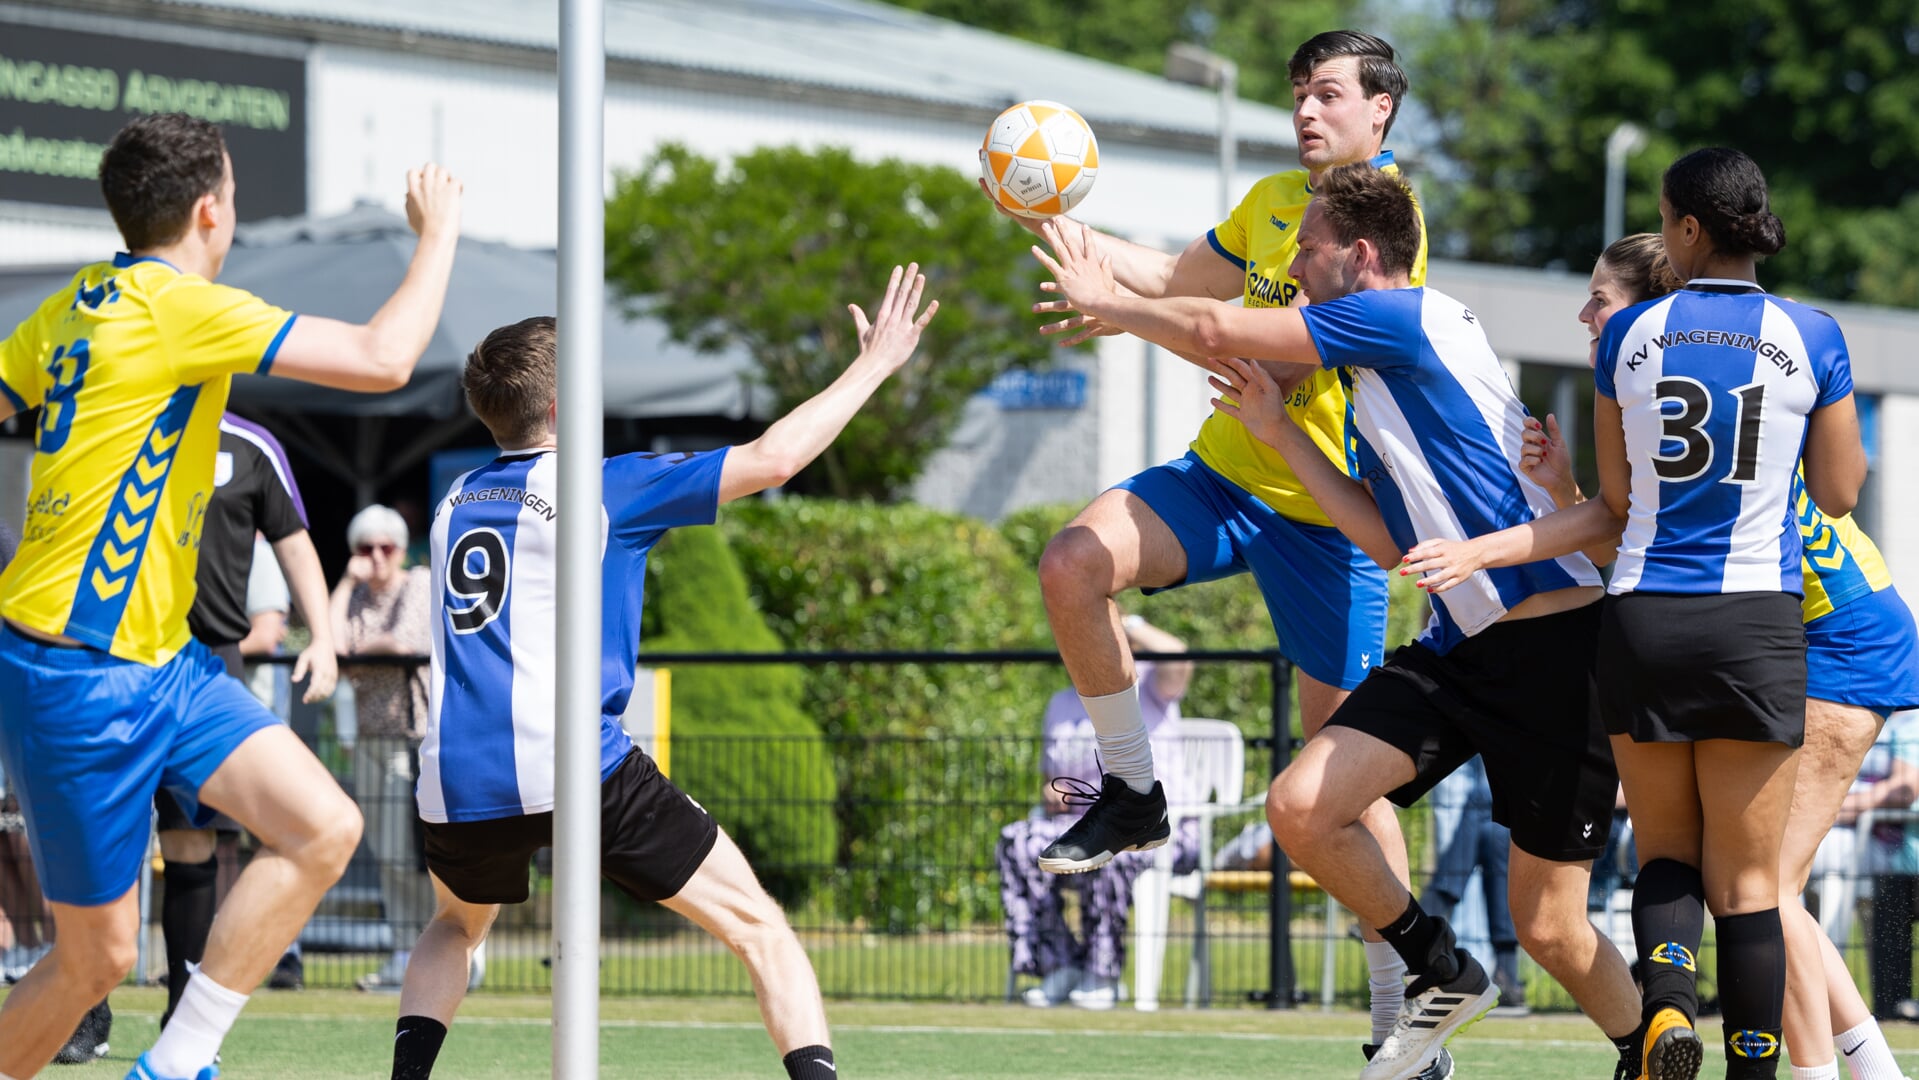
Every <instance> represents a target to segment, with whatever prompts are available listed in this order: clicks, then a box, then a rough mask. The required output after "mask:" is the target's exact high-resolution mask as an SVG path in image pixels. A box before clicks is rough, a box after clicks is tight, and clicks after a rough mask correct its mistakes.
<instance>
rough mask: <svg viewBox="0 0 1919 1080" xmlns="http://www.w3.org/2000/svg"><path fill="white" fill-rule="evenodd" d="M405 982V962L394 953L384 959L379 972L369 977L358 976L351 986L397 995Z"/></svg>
mask: <svg viewBox="0 0 1919 1080" xmlns="http://www.w3.org/2000/svg"><path fill="white" fill-rule="evenodd" d="M405 982H406V961H405V960H404V959H402V958H401V957H400V954H399V953H394V954H393V955H391V956H389V957H387V958H386V963H384V964H381V965H380V970H378V971H376V972H373V973H372V974H370V975H362V976H360V977H359V978H358V979H356V980H354V983H353V985H355V986H357V987H359V988H360V989H362V990H371V991H373V992H375V993H382V994H397V993H399V992H400V986H401V985H402V984H403V983H405Z"/></svg>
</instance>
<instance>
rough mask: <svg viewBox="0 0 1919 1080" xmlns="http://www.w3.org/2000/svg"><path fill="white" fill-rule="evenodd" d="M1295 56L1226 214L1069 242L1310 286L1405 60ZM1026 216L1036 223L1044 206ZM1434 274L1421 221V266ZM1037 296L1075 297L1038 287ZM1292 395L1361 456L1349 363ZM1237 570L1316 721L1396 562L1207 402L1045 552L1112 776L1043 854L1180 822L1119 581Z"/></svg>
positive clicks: (1303, 420) (1351, 37)
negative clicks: (1389, 564) (1323, 224)
mask: <svg viewBox="0 0 1919 1080" xmlns="http://www.w3.org/2000/svg"><path fill="white" fill-rule="evenodd" d="M1288 69H1289V73H1290V75H1291V77H1292V84H1293V130H1294V132H1295V134H1296V135H1297V137H1298V142H1299V162H1300V165H1301V166H1302V168H1300V169H1297V170H1292V171H1289V172H1283V173H1277V174H1275V175H1272V176H1269V177H1266V178H1265V179H1263V180H1261V181H1259V182H1258V183H1256V184H1254V185H1253V187H1252V189H1251V190H1250V191H1248V192H1247V194H1246V197H1245V198H1244V199H1243V200H1241V202H1240V204H1239V205H1238V207H1237V208H1235V209H1234V211H1233V213H1232V215H1231V216H1230V217H1228V218H1227V220H1225V221H1223V222H1221V223H1220V224H1219V225H1218V226H1216V227H1214V228H1213V229H1212V230H1210V231H1209V232H1208V233H1207V234H1206V235H1204V236H1201V237H1198V238H1196V239H1195V240H1193V241H1192V243H1190V244H1188V245H1187V246H1186V248H1185V250H1184V251H1182V252H1180V254H1179V255H1177V256H1173V255H1168V254H1166V253H1165V252H1162V251H1158V250H1156V249H1153V248H1147V247H1142V246H1140V245H1138V244H1133V243H1129V242H1127V241H1124V240H1120V239H1118V238H1116V237H1112V236H1108V235H1106V234H1104V233H1100V232H1098V231H1096V230H1094V229H1091V228H1090V227H1088V226H1086V225H1084V224H1082V223H1080V222H1077V221H1074V220H1072V219H1071V218H1065V217H1058V218H1053V219H1051V220H1052V221H1053V222H1054V224H1056V225H1058V226H1060V227H1061V229H1062V230H1063V232H1064V235H1065V238H1066V239H1067V240H1069V241H1070V242H1073V243H1083V242H1085V240H1090V241H1091V244H1092V247H1093V250H1094V251H1095V252H1096V254H1097V255H1098V256H1100V257H1103V258H1105V259H1108V260H1110V262H1111V264H1112V268H1113V273H1114V276H1115V277H1116V278H1117V279H1118V281H1119V283H1120V284H1121V285H1123V286H1124V287H1125V288H1127V289H1129V290H1131V291H1132V292H1134V293H1137V294H1139V295H1142V296H1149V297H1159V296H1208V297H1213V298H1215V299H1221V300H1225V299H1230V298H1232V297H1235V296H1237V297H1242V298H1243V300H1244V303H1245V305H1246V306H1247V307H1253V308H1258V307H1281V306H1288V305H1292V304H1294V303H1295V302H1303V300H1302V299H1301V298H1300V297H1299V285H1298V283H1297V282H1295V281H1294V280H1293V279H1292V278H1291V277H1290V276H1288V273H1287V271H1288V269H1289V268H1290V267H1291V265H1292V262H1293V258H1294V256H1295V254H1296V253H1297V251H1298V243H1297V236H1298V232H1299V222H1300V218H1301V216H1302V215H1303V214H1304V213H1305V211H1306V204H1307V203H1308V202H1309V201H1311V199H1312V193H1313V181H1314V180H1315V179H1316V178H1317V177H1318V176H1319V175H1320V174H1321V173H1322V172H1324V171H1325V170H1327V169H1330V168H1332V167H1334V166H1337V165H1346V164H1352V163H1355V162H1366V161H1370V162H1372V163H1373V164H1375V165H1377V166H1379V167H1381V168H1392V167H1393V155H1392V154H1391V152H1382V150H1381V146H1382V144H1383V143H1384V141H1385V138H1386V135H1387V134H1388V132H1390V131H1391V130H1392V125H1393V120H1394V118H1395V117H1396V116H1397V115H1398V112H1399V105H1400V100H1401V98H1403V97H1404V95H1405V93H1406V75H1405V72H1403V71H1402V70H1401V69H1400V67H1399V65H1398V64H1397V63H1396V62H1395V58H1394V51H1393V47H1392V46H1391V45H1389V44H1387V43H1386V42H1385V41H1382V40H1380V39H1379V38H1377V37H1374V36H1372V35H1370V34H1365V33H1360V32H1358V31H1353V30H1334V31H1328V32H1326V33H1323V34H1319V35H1317V36H1315V37H1313V38H1312V39H1311V40H1309V41H1307V42H1306V43H1305V44H1303V45H1301V46H1300V47H1299V49H1298V50H1297V51H1296V52H1294V53H1293V56H1292V58H1291V61H1290V63H1289V64H1288ZM1023 223H1024V224H1027V225H1028V226H1029V227H1030V228H1032V229H1033V230H1034V231H1035V232H1037V231H1038V228H1037V226H1038V223H1037V222H1023ZM1082 238H1085V239H1082ZM1425 278H1426V242H1425V236H1424V230H1422V231H1421V237H1420V243H1419V255H1418V259H1417V261H1416V263H1415V265H1414V268H1413V274H1412V280H1413V284H1415V285H1419V284H1424V282H1425ZM1037 310H1041V311H1066V310H1068V309H1067V308H1066V307H1065V306H1064V305H1061V304H1042V305H1040V306H1039V308H1038V309H1037ZM1044 332H1046V333H1052V334H1066V335H1069V336H1068V337H1067V339H1066V342H1065V343H1066V344H1069V345H1070V344H1076V343H1078V342H1080V341H1084V340H1086V339H1088V338H1090V337H1093V336H1096V335H1100V334H1105V333H1112V332H1114V331H1112V330H1111V329H1110V328H1107V327H1104V326H1102V325H1100V324H1099V323H1098V322H1097V321H1096V320H1091V319H1088V318H1085V317H1082V316H1074V317H1071V318H1067V319H1065V320H1063V321H1061V322H1058V323H1055V324H1053V325H1051V326H1048V327H1046V328H1045V331H1044ZM1287 405H1288V408H1289V409H1290V411H1291V412H1292V414H1293V416H1294V418H1295V419H1296V420H1297V421H1298V422H1299V424H1300V427H1301V428H1302V429H1304V430H1305V431H1307V432H1309V433H1310V434H1311V435H1312V437H1313V441H1314V442H1315V443H1316V444H1317V445H1318V446H1319V448H1320V449H1321V450H1322V451H1324V452H1325V454H1326V456H1327V457H1329V458H1331V459H1332V460H1333V461H1334V462H1335V463H1337V464H1339V465H1340V466H1341V467H1342V468H1347V469H1350V467H1351V456H1350V455H1351V450H1350V441H1349V440H1350V437H1349V435H1348V432H1347V423H1348V419H1347V412H1348V407H1347V399H1346V392H1345V389H1344V388H1343V387H1342V386H1341V384H1340V381H1339V374H1338V373H1337V372H1333V371H1320V372H1316V373H1313V374H1311V375H1309V376H1306V377H1305V378H1304V379H1303V380H1302V381H1301V382H1299V383H1298V384H1297V385H1296V386H1293V387H1291V388H1290V395H1289V397H1288V401H1287ZM1240 573H1251V574H1252V575H1253V580H1254V581H1255V582H1256V583H1257V584H1258V586H1259V588H1260V591H1261V593H1262V594H1263V595H1264V596H1265V598H1266V606H1267V610H1268V611H1269V613H1270V614H1271V615H1272V618H1273V628H1274V631H1275V632H1276V633H1277V635H1278V638H1279V647H1280V650H1281V651H1282V652H1283V653H1285V654H1286V656H1287V657H1288V658H1289V659H1291V660H1292V661H1293V664H1294V667H1295V670H1296V671H1297V673H1298V690H1299V708H1300V720H1301V724H1302V726H1303V727H1304V729H1305V732H1306V736H1307V737H1308V738H1311V737H1312V736H1313V735H1315V734H1317V733H1318V731H1319V729H1320V727H1321V726H1322V725H1324V724H1325V722H1326V718H1327V717H1329V716H1331V715H1332V713H1333V710H1334V709H1336V708H1338V706H1339V704H1340V702H1342V701H1344V700H1345V698H1346V695H1347V692H1348V691H1350V690H1351V689H1352V688H1353V687H1355V686H1358V685H1359V683H1360V680H1362V679H1363V678H1365V676H1366V672H1367V671H1368V670H1369V669H1370V668H1371V667H1372V666H1373V665H1374V664H1377V663H1380V662H1383V660H1384V658H1385V656H1384V654H1385V637H1386V577H1385V574H1384V573H1383V572H1382V571H1381V570H1380V569H1379V567H1377V566H1376V565H1374V563H1373V561H1372V559H1370V558H1368V557H1367V556H1366V555H1365V553H1363V552H1361V551H1360V550H1359V549H1358V548H1357V547H1356V546H1354V544H1353V543H1352V542H1351V541H1350V540H1348V539H1347V538H1346V537H1345V536H1344V535H1343V534H1341V533H1340V531H1339V530H1338V529H1336V528H1334V527H1333V525H1332V522H1331V521H1330V520H1329V519H1328V518H1327V517H1326V515H1325V513H1324V512H1323V511H1322V510H1321V509H1320V508H1319V506H1318V505H1317V504H1316V503H1315V502H1314V501H1313V499H1312V497H1311V496H1310V495H1309V494H1308V493H1307V491H1306V488H1305V485H1304V484H1302V483H1301V482H1300V480H1299V478H1298V477H1296V476H1295V475H1294V474H1293V470H1292V469H1291V468H1290V467H1289V466H1288V465H1287V464H1286V461H1285V459H1284V458H1282V457H1280V455H1279V454H1278V453H1276V452H1275V451H1273V450H1272V449H1271V448H1270V447H1268V446H1266V445H1265V444H1263V443H1261V442H1259V441H1258V440H1257V439H1254V438H1252V437H1251V436H1250V435H1249V434H1248V433H1247V431H1246V429H1245V427H1244V426H1243V425H1241V424H1239V423H1238V422H1236V421H1234V420H1233V419H1232V418H1230V417H1226V416H1222V415H1220V414H1219V413H1214V414H1213V415H1212V416H1210V417H1208V418H1207V420H1206V422H1205V424H1204V425H1203V426H1202V427H1201V428H1200V432H1199V436H1198V438H1197V439H1195V440H1194V441H1193V444H1192V448H1191V450H1190V451H1189V452H1188V453H1187V454H1186V455H1185V456H1184V457H1183V458H1180V459H1179V460H1176V461H1171V462H1168V463H1166V464H1164V465H1160V466H1157V467H1155V468H1151V469H1147V470H1146V471H1145V472H1142V473H1140V474H1138V475H1136V476H1134V477H1132V478H1130V479H1128V480H1125V481H1122V482H1121V483H1119V484H1118V485H1116V486H1114V487H1113V488H1112V489H1110V490H1108V491H1106V492H1105V493H1104V494H1102V495H1100V496H1099V497H1098V498H1096V499H1094V500H1093V501H1092V503H1091V504H1089V505H1088V506H1087V507H1086V509H1085V510H1083V511H1081V512H1080V514H1079V516H1078V517H1076V518H1074V519H1073V521H1072V522H1071V523H1070V524H1069V525H1067V526H1066V527H1065V528H1064V529H1062V530H1060V533H1059V535H1057V536H1055V537H1054V538H1053V540H1052V542H1051V543H1050V544H1048V545H1047V548H1046V552H1045V554H1044V555H1043V556H1041V558H1040V564H1039V576H1040V587H1041V590H1042V592H1043V593H1044V595H1045V598H1046V612H1047V617H1048V619H1049V620H1050V622H1051V623H1052V628H1053V636H1054V639H1055V640H1056V641H1058V643H1059V650H1060V656H1061V658H1062V659H1064V660H1065V662H1066V669H1067V672H1068V674H1070V675H1071V676H1072V679H1073V685H1074V687H1075V688H1076V689H1077V690H1078V691H1079V694H1080V697H1081V699H1082V700H1083V701H1084V702H1085V705H1086V710H1087V713H1088V715H1090V716H1091V717H1092V719H1093V725H1094V728H1095V730H1096V732H1097V736H1098V740H1099V751H1100V758H1101V761H1102V763H1103V765H1104V767H1105V769H1106V775H1105V776H1104V777H1103V781H1102V786H1101V790H1100V793H1099V797H1098V799H1097V801H1096V802H1094V803H1093V804H1092V805H1091V807H1090V808H1089V809H1088V810H1087V812H1086V815H1085V816H1084V817H1083V818H1081V820H1080V822H1079V823H1078V824H1077V825H1075V826H1074V828H1073V829H1071V830H1069V831H1068V832H1067V833H1066V834H1065V835H1064V836H1062V837H1061V838H1060V839H1059V841H1058V842H1056V843H1055V844H1054V845H1053V846H1052V847H1050V848H1048V849H1047V850H1046V851H1045V852H1043V853H1042V855H1041V858H1040V865H1041V867H1043V868H1045V869H1047V870H1050V871H1053V872H1055V873H1078V872H1080V871H1084V870H1090V869H1092V868H1094V867H1096V866H1100V865H1103V864H1104V863H1105V862H1106V861H1107V860H1109V859H1111V858H1112V857H1113V856H1114V855H1116V854H1118V853H1119V852H1121V851H1128V850H1141V849H1145V848H1153V847H1158V846H1159V845H1160V844H1162V843H1164V842H1165V841H1166V838H1167V836H1168V835H1169V827H1168V825H1167V822H1166V801H1165V796H1164V794H1163V792H1162V790H1161V788H1160V786H1159V784H1157V783H1156V782H1155V780H1154V776H1153V759H1152V751H1151V749H1150V747H1149V745H1148V743H1147V738H1146V729H1145V726H1144V724H1143V723H1142V721H1141V719H1140V708H1139V689H1138V685H1137V679H1136V677H1135V674H1134V669H1133V657H1132V652H1131V650H1130V649H1129V648H1128V647H1127V645H1126V639H1125V636H1124V635H1123V633H1122V632H1121V629H1120V625H1119V613H1118V608H1117V607H1116V606H1115V605H1114V604H1113V602H1112V597H1113V596H1114V595H1115V594H1117V593H1119V592H1122V591H1124V590H1126V589H1132V588H1138V589H1141V590H1143V591H1145V592H1149V593H1150V592H1154V591H1157V590H1159V589H1169V588H1177V587H1178V586H1181V585H1190V584H1195V583H1198V582H1202V581H1213V580H1217V579H1219V578H1225V577H1231V576H1233V575H1236V574H1240ZM1365 823H1366V825H1367V827H1368V829H1369V830H1370V831H1371V832H1372V833H1373V835H1374V836H1375V837H1376V838H1377V839H1378V840H1379V844H1380V848H1381V850H1383V851H1385V852H1387V853H1388V858H1389V859H1390V860H1391V861H1392V863H1393V867H1394V870H1395V872H1396V873H1397V874H1398V875H1399V876H1400V878H1401V880H1402V881H1406V880H1407V879H1408V874H1407V869H1406V858H1405V842H1404V840H1403V839H1402V838H1401V836H1400V834H1399V826H1398V823H1397V820H1396V819H1395V818H1394V817H1393V814H1392V812H1391V809H1390V808H1389V807H1388V806H1387V805H1386V803H1385V802H1384V801H1383V800H1382V801H1380V802H1378V803H1376V804H1375V805H1374V806H1373V807H1372V809H1371V810H1369V811H1368V812H1367V815H1366V818H1365ZM1376 939H1377V934H1369V936H1368V944H1367V958H1368V964H1369V967H1370V968H1371V969H1372V978H1371V986H1372V994H1373V1040H1372V1044H1374V1045H1376V1044H1378V1043H1380V1042H1382V1041H1384V1039H1385V1037H1386V1035H1387V1034H1388V1033H1390V1032H1391V1030H1392V1026H1393V1022H1394V1020H1395V1019H1396V1017H1397V1015H1398V1012H1399V1007H1400V1003H1401V1001H1402V1000H1403V988H1404V982H1403V979H1404V974H1405V967H1404V965H1403V964H1402V963H1401V962H1400V960H1399V958H1398V956H1397V954H1395V953H1394V952H1393V950H1392V949H1391V947H1390V946H1387V945H1386V944H1385V943H1384V942H1382V941H1378V940H1376ZM1442 1053H1443V1051H1442ZM1450 1073H1451V1060H1450V1057H1449V1056H1439V1057H1436V1059H1435V1060H1434V1061H1433V1062H1432V1064H1431V1068H1430V1070H1429V1071H1428V1072H1427V1073H1424V1074H1422V1077H1427V1078H1438V1077H1444V1076H1447V1075H1450Z"/></svg>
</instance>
